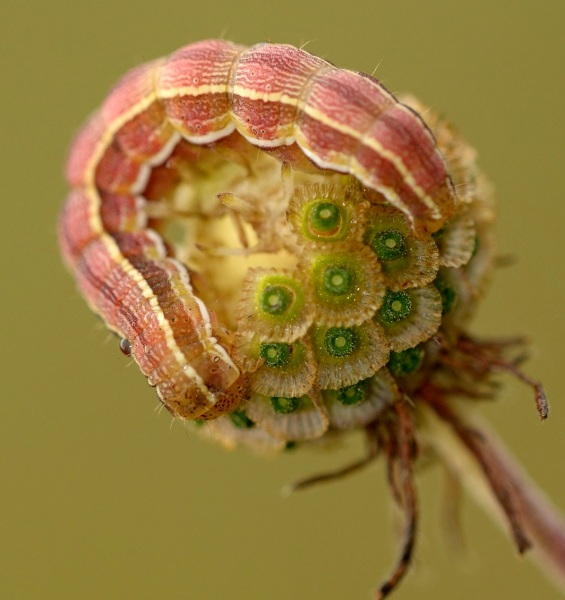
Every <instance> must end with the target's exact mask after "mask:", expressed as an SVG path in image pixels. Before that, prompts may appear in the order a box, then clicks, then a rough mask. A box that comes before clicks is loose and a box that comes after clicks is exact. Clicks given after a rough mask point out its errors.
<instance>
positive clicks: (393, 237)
mask: <svg viewBox="0 0 565 600" xmlns="http://www.w3.org/2000/svg"><path fill="white" fill-rule="evenodd" d="M371 247H372V248H373V250H374V252H375V254H376V255H377V256H378V258H379V260H381V261H383V262H389V261H393V260H398V259H399V258H403V257H404V256H406V253H407V252H408V248H407V246H406V241H405V238H404V235H403V234H402V232H400V231H398V229H385V230H384V231H380V232H378V233H376V234H375V236H374V237H373V239H372V240H371Z"/></svg>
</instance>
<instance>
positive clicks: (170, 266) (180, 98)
mask: <svg viewBox="0 0 565 600" xmlns="http://www.w3.org/2000/svg"><path fill="white" fill-rule="evenodd" d="M258 151H263V152H264V153H265V154H266V155H269V156H273V157H275V158H277V159H278V160H280V161H282V162H283V163H284V164H285V165H288V166H289V167H290V168H292V169H293V170H294V171H295V172H299V173H300V172H306V173H314V175H312V180H314V181H315V180H323V179H324V175H323V174H324V173H341V174H344V176H349V178H350V179H351V180H355V181H357V182H359V183H360V185H359V187H363V188H365V189H366V190H367V194H366V195H369V194H373V202H376V203H387V204H389V205H392V206H393V207H395V208H396V209H399V211H400V213H402V214H403V215H404V216H405V217H406V218H407V221H408V222H409V224H410V226H411V228H412V230H413V231H414V232H415V233H416V234H417V235H422V234H425V233H426V232H433V231H436V230H438V229H439V228H441V227H442V226H443V225H444V223H445V222H446V220H447V219H448V218H449V217H450V216H451V215H452V214H453V212H454V207H455V202H456V200H455V194H454V188H453V185H452V182H451V179H450V177H449V175H448V173H447V171H446V167H445V161H444V158H443V157H442V155H441V153H440V152H439V150H438V149H437V146H436V144H435V141H434V138H433V136H432V134H431V133H430V130H429V129H428V127H427V126H426V125H424V123H423V121H422V120H421V118H420V117H419V116H418V114H417V113H416V112H415V111H414V110H412V109H410V108H408V107H407V106H406V105H404V104H402V103H400V102H398V101H397V100H396V99H395V98H394V96H393V95H392V94H391V93H389V92H388V91H387V90H386V89H385V88H384V87H383V86H382V84H380V83H379V82H378V81H377V80H375V79H373V78H372V77H369V76H367V75H363V74H360V73H354V72H351V71H347V70H344V69H339V68H336V67H334V66H332V65H331V64H329V63H327V62H326V61H324V60H322V59H320V58H317V57H315V56H312V55H310V54H308V53H307V52H305V51H303V50H299V49H296V48H294V47H292V46H287V45H279V44H258V45H256V46H253V47H251V48H245V47H243V46H239V45H236V44H233V43H230V42H227V41H204V42H200V43H195V44H192V45H189V46H186V47H185V48H182V49H181V50H179V51H177V52H175V53H173V54H172V55H171V56H169V57H168V58H165V59H161V60H156V61H154V62H151V63H148V64H146V65H143V66H141V67H139V68H137V69H135V70H133V71H132V72H130V73H129V74H128V75H126V76H125V77H124V78H123V79H122V80H121V81H120V82H119V83H118V84H117V86H116V87H115V88H114V90H113V91H112V92H111V93H110V95H109V97H108V98H107V99H106V101H105V102H104V103H103V105H102V107H101V108H100V109H99V110H98V111H97V112H95V113H94V115H93V116H92V117H91V118H90V120H89V121H88V123H87V124H86V125H85V127H84V128H83V129H82V131H81V132H80V133H79V134H78V136H77V138H76V140H75V142H74V144H73V146H72V149H71V152H70V155H69V158H68V163H67V170H66V173H67V180H68V182H69V185H70V186H71V192H70V194H69V197H68V199H67V202H66V205H65V207H64V210H63V213H62V217H61V221H60V241H61V247H62V251H63V254H64V257H65V259H66V262H67V263H68V264H69V265H70V267H71V269H72V270H73V271H74V273H75V275H76V278H77V281H78V284H79V287H80V289H81V291H82V292H83V294H84V295H85V297H86V299H87V301H88V302H89V304H90V306H91V307H92V308H93V310H94V311H96V312H97V313H98V314H100V315H101V316H102V318H103V319H104V321H105V323H106V324H107V326H108V327H109V328H110V329H111V330H113V331H115V332H116V333H117V334H118V335H119V336H120V337H121V338H124V339H125V340H127V341H128V342H129V348H130V351H131V355H132V356H133V358H134V359H135V360H136V362H137V363H138V364H139V366H140V367H141V370H142V371H143V373H144V374H145V375H146V376H147V377H148V380H149V383H150V384H151V385H153V386H155V387H156V389H157V392H158V394H159V398H160V399H161V400H162V402H163V403H164V404H165V406H166V407H167V408H168V409H169V410H171V412H172V413H173V414H175V415H177V416H180V417H184V418H195V417H198V416H201V415H203V414H204V413H209V411H212V412H211V413H209V414H208V415H207V416H210V415H213V416H217V415H220V414H223V413H225V412H228V411H230V410H232V409H233V408H234V407H235V406H236V405H237V404H238V403H239V402H240V401H241V399H242V397H243V396H244V395H245V393H246V390H247V378H246V376H245V374H244V373H243V372H242V368H241V363H239V364H238V362H236V361H234V357H233V352H232V348H231V346H230V344H231V343H232V342H230V339H229V338H230V336H229V335H228V334H226V332H225V330H224V326H223V324H220V323H217V322H214V318H213V316H211V314H210V311H211V307H210V306H207V305H206V304H205V302H203V301H202V298H201V297H199V295H198V294H196V293H195V290H194V281H193V279H194V278H193V275H192V273H191V270H190V268H187V265H186V264H183V263H182V262H181V261H179V260H178V258H176V257H175V252H174V251H173V250H172V248H171V246H170V245H168V244H167V243H165V242H164V241H163V239H162V237H161V235H160V222H159V219H158V218H152V215H153V214H156V213H158V211H157V210H156V208H157V205H158V204H159V202H160V201H161V202H162V200H163V198H165V197H166V196H167V194H169V197H170V190H171V188H172V187H173V183H172V180H174V182H175V183H177V182H178V181H180V180H181V179H182V180H183V181H184V184H186V185H190V184H191V182H193V183H194V189H197V188H201V187H202V179H203V177H198V176H197V175H196V171H197V170H198V169H199V168H204V169H208V171H209V172H212V171H213V169H214V168H215V167H217V168H218V170H221V169H222V168H223V164H220V162H221V161H218V160H217V157H218V156H221V155H222V154H223V155H227V154H229V153H231V154H235V155H237V157H238V161H239V162H241V161H243V160H247V161H248V162H249V163H252V161H253V160H254V159H255V155H256V154H257V152H258ZM201 158H202V160H203V162H204V166H203V167H200V162H199V161H200V159H201ZM175 162H176V163H178V164H179V165H180V163H184V166H179V168H178V169H175V168H174V163H175ZM206 163H208V164H206ZM191 165H193V169H192V174H190V173H188V172H189V171H190V170H191V168H192V167H191ZM167 166H169V167H170V168H168V169H167ZM183 169H184V172H183ZM173 171H175V173H173ZM179 173H181V175H179ZM187 173H188V175H187ZM183 175H184V176H183ZM214 176H215V175H214ZM233 177H234V179H232V181H231V182H227V183H226V186H227V187H226V190H225V191H226V192H231V191H232V190H233V189H234V186H233V185H232V184H233V182H234V181H235V178H237V177H238V175H237V174H235V175H234V176H233ZM326 179H328V177H326ZM197 180H198V181H197ZM230 185H231V187H230ZM239 187H241V186H239ZM155 188H157V189H159V188H160V189H161V191H163V192H164V193H163V195H161V196H159V195H158V193H159V192H158V191H156V189H155ZM218 189H219V188H218ZM193 191H194V190H193ZM375 198H376V200H375ZM207 201H208V202H210V200H209V199H208V200H207V199H206V198H202V199H200V201H199V202H200V206H199V208H198V210H202V212H203V213H209V212H210V211H211V210H212V209H211V208H210V206H204V205H205V203H206V202H207ZM362 202H363V201H362V200H361V199H359V203H362ZM171 206H172V205H171V203H170V202H169V213H170V212H171V211H173V209H172V208H171ZM192 208H194V207H192ZM267 209H268V207H267V206H261V201H258V202H257V206H256V207H255V211H256V212H261V211H263V212H265V211H266V210H267ZM354 209H355V207H354ZM377 295H378V294H377ZM373 308H374V309H375V310H376V307H373ZM212 310H213V308H212ZM373 312H374V310H373ZM302 387H304V386H302Z"/></svg>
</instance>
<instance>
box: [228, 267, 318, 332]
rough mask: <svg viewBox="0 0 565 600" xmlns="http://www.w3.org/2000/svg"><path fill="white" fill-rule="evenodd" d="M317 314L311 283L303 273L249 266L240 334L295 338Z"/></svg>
mask: <svg viewBox="0 0 565 600" xmlns="http://www.w3.org/2000/svg"><path fill="white" fill-rule="evenodd" d="M313 316H314V315H313V310H312V306H311V302H310V293H309V288H308V284H307V283H306V282H305V281H303V280H302V279H301V278H300V275H299V273H291V272H290V271H284V270H280V271H279V270H275V269H249V271H248V272H247V276H246V278H245V281H244V282H243V286H242V293H241V299H240V302H239V304H238V308H237V313H236V318H237V322H238V325H239V332H238V335H239V336H242V337H249V336H251V337H255V338H257V339H258V340H262V341H269V340H278V341H282V342H293V341H294V340H296V339H297V338H299V337H301V336H303V335H304V334H305V333H306V331H307V330H308V328H309V327H310V325H311V323H312V320H313Z"/></svg>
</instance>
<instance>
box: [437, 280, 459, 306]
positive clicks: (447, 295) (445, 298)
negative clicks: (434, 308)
mask: <svg viewBox="0 0 565 600" xmlns="http://www.w3.org/2000/svg"><path fill="white" fill-rule="evenodd" d="M434 285H435V286H436V288H437V290H438V292H439V293H440V295H441V304H442V307H443V308H442V314H444V315H447V314H448V313H450V312H451V311H452V310H453V308H454V306H455V303H456V302H457V292H456V291H455V290H454V289H453V288H452V287H451V286H450V285H448V284H447V283H446V282H445V280H444V279H442V278H441V277H438V278H437V279H436V280H435V281H434Z"/></svg>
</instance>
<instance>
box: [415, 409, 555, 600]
mask: <svg viewBox="0 0 565 600" xmlns="http://www.w3.org/2000/svg"><path fill="white" fill-rule="evenodd" d="M419 408H420V416H421V419H422V424H423V425H424V427H423V428H422V429H421V430H420V434H421V435H422V436H425V442H426V443H427V444H428V445H429V446H431V447H432V448H433V449H434V450H435V452H436V453H437V454H438V455H439V456H440V458H441V459H442V461H443V462H444V464H445V465H446V466H447V468H448V469H450V470H451V471H452V472H454V474H455V475H456V476H457V478H458V479H459V480H460V481H461V482H462V484H463V485H464V486H465V488H466V489H467V490H468V492H469V493H470V495H471V496H473V497H474V499H475V500H476V501H477V502H478V503H479V504H480V505H481V506H482V507H483V508H484V509H485V510H486V512H487V513H488V514H489V515H490V516H491V517H492V518H493V519H494V520H495V522H496V523H497V524H498V525H499V526H501V527H502V528H503V529H504V530H505V531H506V532H507V533H509V528H508V526H507V523H508V520H507V515H505V513H504V512H503V511H502V509H501V506H500V503H499V501H498V500H497V499H496V497H495V495H494V493H493V491H492V488H491V486H490V484H489V482H488V480H487V478H486V477H485V473H484V471H483V470H482V469H481V466H480V464H479V462H478V461H477V460H476V456H475V455H473V453H472V451H471V450H470V449H469V447H468V446H467V445H465V444H464V443H463V440H462V439H461V437H460V436H459V435H457V434H456V433H455V432H454V430H453V428H450V426H449V425H448V424H447V423H446V422H445V421H443V420H442V419H441V418H440V417H439V416H438V415H437V414H436V413H435V412H434V411H433V410H432V409H431V408H429V407H428V406H425V405H420V406H419ZM471 426H472V429H473V430H478V431H480V433H481V441H482V443H481V447H482V452H483V453H484V454H487V455H488V457H487V458H488V462H489V465H490V469H491V470H492V469H494V470H496V473H497V474H499V475H500V477H502V478H503V479H504V480H505V482H506V485H507V486H508V487H509V489H510V490H511V494H512V502H513V505H514V508H515V510H516V514H517V518H518V520H519V522H520V524H521V526H522V527H523V529H524V531H525V533H526V535H527V536H528V539H529V540H530V542H531V550H530V551H529V552H528V554H529V553H531V554H532V557H533V558H534V559H535V560H536V562H537V563H538V566H539V567H540V569H541V570H542V571H543V572H544V573H545V574H547V575H548V576H549V578H550V580H552V581H553V583H554V584H555V585H556V586H557V588H558V589H560V590H561V591H565V520H564V518H563V516H562V515H561V514H560V513H559V511H558V510H557V508H556V507H555V506H554V505H553V504H552V503H551V502H550V501H549V499H548V498H547V497H546V496H545V495H544V494H543V492H542V491H541V490H540V489H539V487H538V486H537V485H536V484H535V483H534V482H533V481H532V480H531V479H530V478H529V476H528V475H527V474H526V473H525V471H524V470H523V468H522V467H521V466H520V465H519V464H518V463H517V461H516V460H515V459H514V458H513V457H512V455H511V454H510V452H509V451H508V450H507V449H506V448H505V447H504V445H503V444H502V442H501V441H500V440H499V439H498V438H497V436H496V435H495V434H494V433H493V432H492V430H491V429H490V428H489V427H488V426H487V425H486V424H485V423H483V422H479V421H478V420H477V418H476V417H473V420H472V424H471Z"/></svg>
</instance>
